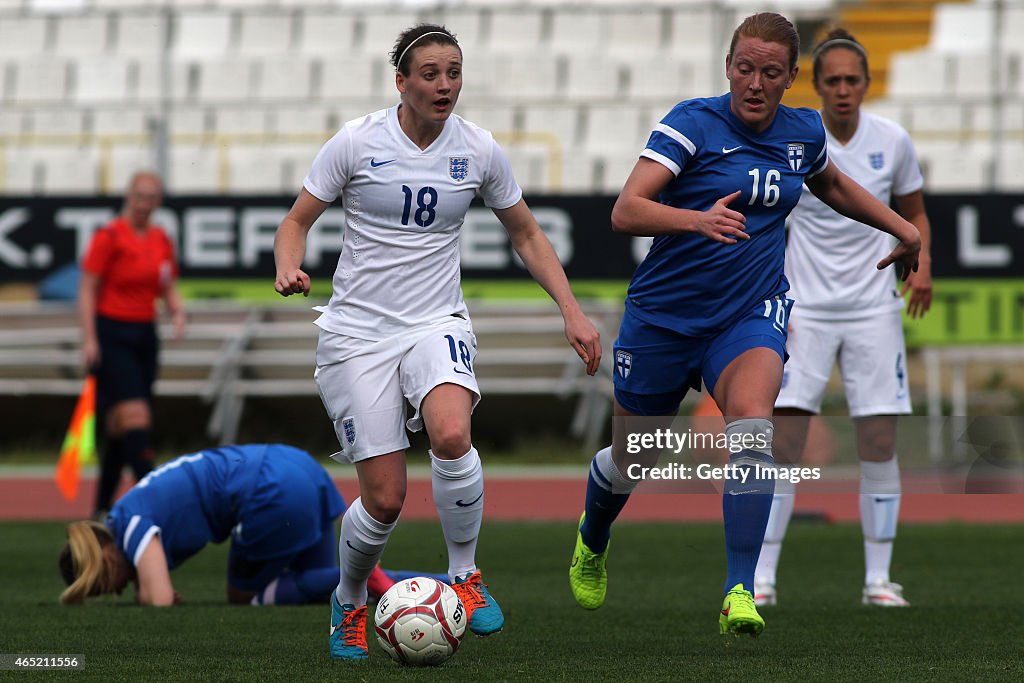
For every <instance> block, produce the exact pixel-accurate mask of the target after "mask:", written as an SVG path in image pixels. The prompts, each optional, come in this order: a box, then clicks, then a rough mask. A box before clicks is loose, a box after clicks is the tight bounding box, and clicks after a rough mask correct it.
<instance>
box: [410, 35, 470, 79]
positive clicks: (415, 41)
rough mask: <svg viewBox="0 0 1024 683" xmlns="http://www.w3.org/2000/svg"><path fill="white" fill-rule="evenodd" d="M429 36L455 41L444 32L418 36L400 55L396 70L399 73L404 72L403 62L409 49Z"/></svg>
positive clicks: (456, 43)
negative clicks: (443, 37)
mask: <svg viewBox="0 0 1024 683" xmlns="http://www.w3.org/2000/svg"><path fill="white" fill-rule="evenodd" d="M427 36H445V37H446V38H449V39H450V40H452V41H455V39H454V38H452V37H451V35H450V34H448V33H445V32H444V31H430V32H429V33H424V34H423V35H422V36H417V37H415V38H413V40H412V42H411V43H409V44H408V45H406V46H405V49H404V50H402V54H400V55H398V61H397V62H395V69H396V70H398V71H401V70H402V60H403V59H405V53H406V52H408V51H409V48H411V47H412V46H413V45H415V44H416V43H417V41H419V40H420V39H421V38H426V37H427ZM455 45H456V47H458V45H459V43H458V42H457V41H456V42H455Z"/></svg>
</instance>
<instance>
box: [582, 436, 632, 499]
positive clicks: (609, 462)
mask: <svg viewBox="0 0 1024 683" xmlns="http://www.w3.org/2000/svg"><path fill="white" fill-rule="evenodd" d="M591 463H592V464H591V467H593V468H594V469H596V470H597V471H598V473H600V475H601V477H604V479H605V481H607V482H608V483H610V484H611V489H609V488H608V486H606V485H605V481H602V480H601V477H594V481H596V482H597V485H598V486H600V487H601V488H603V489H605V490H606V491H611V492H612V493H615V494H621V495H625V494H629V493H633V489H635V488H636V487H637V484H639V483H640V480H639V479H630V478H629V477H625V476H623V475H622V472H620V471H619V468H618V466H616V464H615V460H614V459H613V458H612V447H611V446H608V447H607V448H602V449H601V450H599V451H598V452H597V453H596V454H595V455H594V459H593V460H592V461H591Z"/></svg>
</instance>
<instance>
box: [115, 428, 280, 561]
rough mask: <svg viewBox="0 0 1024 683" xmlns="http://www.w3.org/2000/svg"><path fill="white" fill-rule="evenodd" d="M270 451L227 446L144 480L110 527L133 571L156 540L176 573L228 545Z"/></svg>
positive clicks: (170, 464) (117, 506)
mask: <svg viewBox="0 0 1024 683" xmlns="http://www.w3.org/2000/svg"><path fill="white" fill-rule="evenodd" d="M266 452H267V446H263V445H261V446H227V447H223V448H218V449H214V450H208V451H202V452H200V453H194V454H192V455H183V456H181V457H179V458H175V459H174V460H171V461H170V462H167V463H165V464H164V465H161V466H160V467H158V468H157V469H155V470H153V471H152V472H150V473H149V474H147V475H146V476H145V477H143V478H142V479H141V480H140V481H139V483H138V484H136V485H135V486H134V487H133V488H132V489H131V490H130V491H129V492H128V493H126V494H125V495H124V497H122V498H121V499H120V500H118V501H117V503H116V504H115V505H114V507H113V509H111V511H110V515H109V516H108V517H107V522H106V524H107V527H108V528H109V529H110V530H111V532H112V533H113V535H114V539H115V540H116V542H117V544H118V547H119V548H120V549H121V552H122V553H123V554H124V555H125V557H126V558H127V559H128V561H129V562H131V563H132V566H135V565H136V564H137V563H138V561H139V558H140V557H141V555H142V552H143V551H144V550H145V549H146V546H147V545H148V543H149V541H150V540H151V539H152V538H153V536H154V535H155V534H159V535H160V542H161V543H162V545H163V548H164V553H165V554H166V555H167V565H168V567H169V568H171V569H173V568H175V567H176V566H178V565H179V564H181V563H182V562H183V561H185V560H186V559H188V558H189V557H191V556H192V555H194V554H195V553H197V552H199V551H200V550H202V548H203V547H204V546H205V545H206V544H207V543H210V542H213V543H220V542H222V541H224V540H225V539H227V537H228V536H229V534H230V533H231V530H232V528H233V527H234V526H235V525H236V524H237V522H238V511H239V508H240V507H241V505H242V503H243V502H244V499H245V497H246V494H247V492H248V491H249V490H250V489H251V488H252V484H253V482H254V481H255V479H256V476H257V474H258V472H259V470H260V463H261V461H262V459H263V457H264V454H265V453H266Z"/></svg>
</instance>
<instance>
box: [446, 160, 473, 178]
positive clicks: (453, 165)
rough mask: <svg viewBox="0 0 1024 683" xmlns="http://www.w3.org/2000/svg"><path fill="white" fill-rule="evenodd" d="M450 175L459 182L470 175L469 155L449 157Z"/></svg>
mask: <svg viewBox="0 0 1024 683" xmlns="http://www.w3.org/2000/svg"><path fill="white" fill-rule="evenodd" d="M448 175H449V176H451V179H452V180H454V181H455V182H457V183H461V182H462V181H463V180H465V179H466V178H467V177H469V157H448Z"/></svg>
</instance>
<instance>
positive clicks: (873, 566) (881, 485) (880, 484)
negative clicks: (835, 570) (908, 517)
mask: <svg viewBox="0 0 1024 683" xmlns="http://www.w3.org/2000/svg"><path fill="white" fill-rule="evenodd" d="M860 472H861V476H860V493H861V496H860V524H861V530H862V531H863V532H864V583H865V584H871V583H878V582H887V581H889V568H890V566H891V565H892V544H893V539H895V538H896V522H897V520H898V519H899V514H900V498H901V493H900V491H901V488H900V468H899V464H898V462H897V460H896V456H895V455H894V456H893V457H892V459H891V460H886V461H885V462H869V461H861V463H860Z"/></svg>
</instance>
